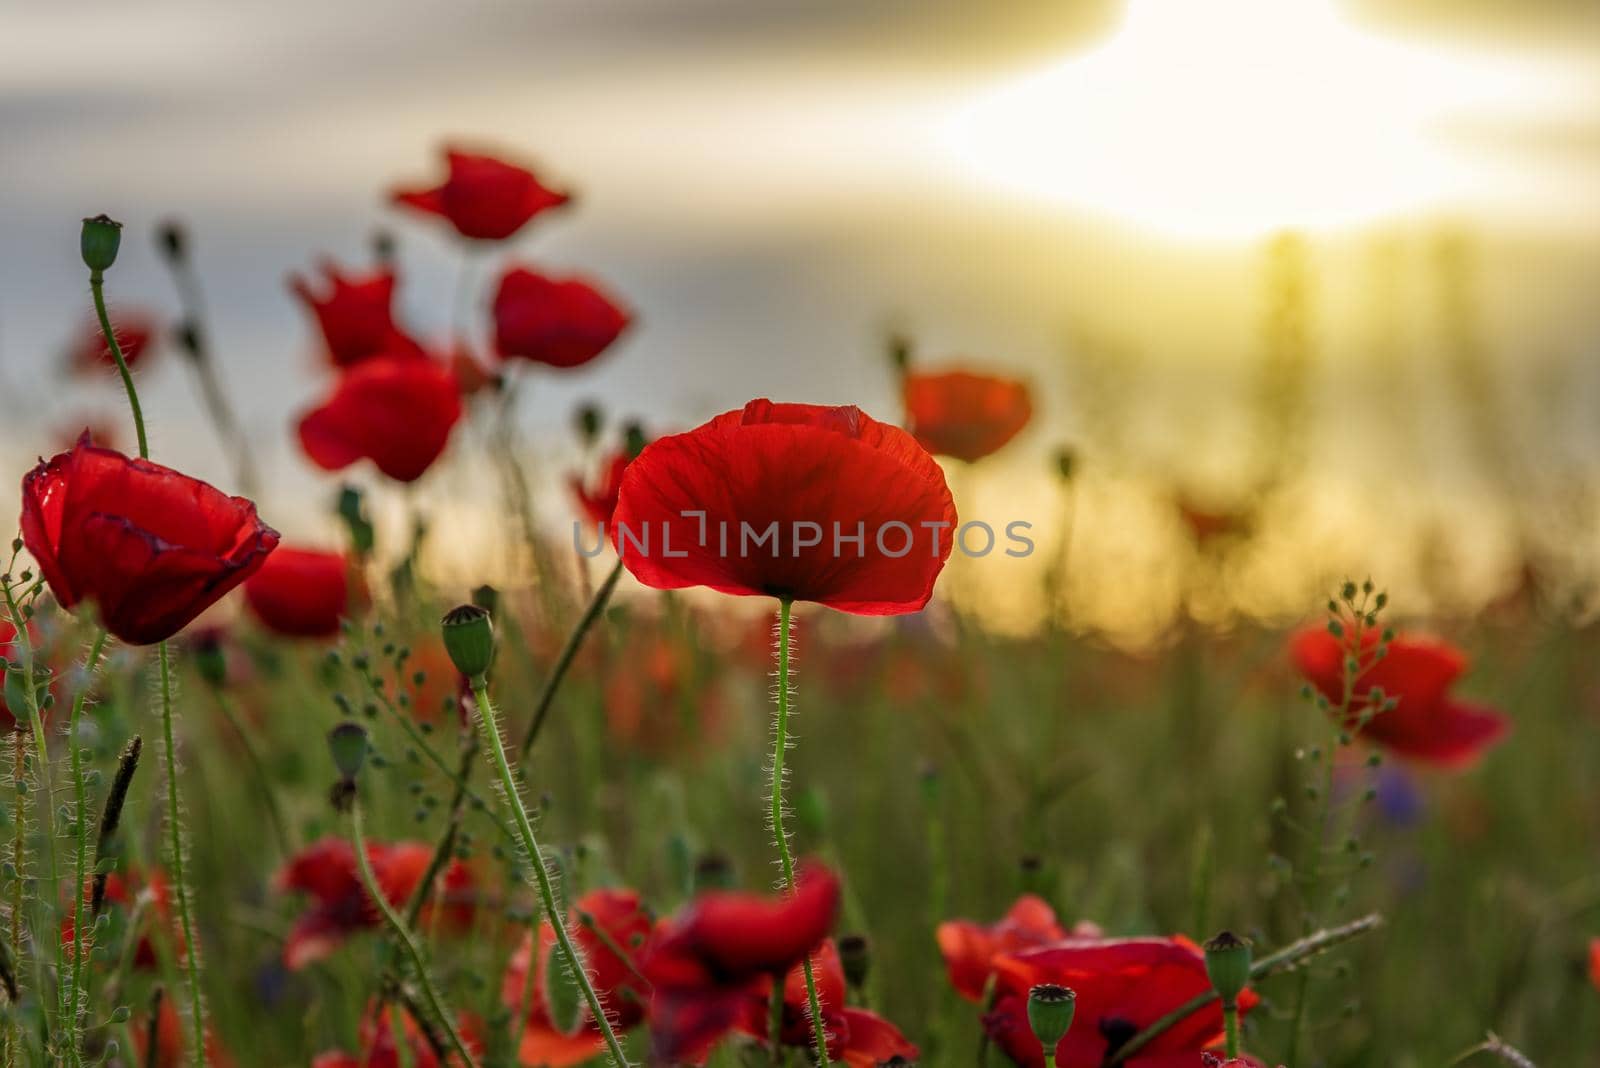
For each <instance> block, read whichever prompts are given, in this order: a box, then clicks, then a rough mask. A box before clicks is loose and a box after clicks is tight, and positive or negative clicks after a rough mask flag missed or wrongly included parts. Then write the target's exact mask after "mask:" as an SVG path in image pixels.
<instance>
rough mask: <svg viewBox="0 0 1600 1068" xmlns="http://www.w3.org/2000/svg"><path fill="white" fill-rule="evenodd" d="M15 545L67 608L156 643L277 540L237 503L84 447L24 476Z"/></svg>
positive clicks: (252, 509) (182, 478)
mask: <svg viewBox="0 0 1600 1068" xmlns="http://www.w3.org/2000/svg"><path fill="white" fill-rule="evenodd" d="M22 540H23V542H24V543H25V544H26V545H27V547H28V552H30V553H32V554H33V558H34V560H35V561H37V562H38V564H39V571H40V572H41V573H42V574H43V575H44V577H45V581H47V582H48V583H49V584H50V591H51V592H52V593H54V594H55V597H56V600H57V601H59V602H60V603H61V606H62V607H63V608H66V609H71V608H73V607H75V606H76V605H78V604H79V603H80V602H85V601H87V602H92V603H93V604H94V605H95V607H96V608H97V610H98V611H99V618H100V622H101V623H102V624H103V625H104V626H105V628H106V629H107V630H109V631H110V632H111V633H112V634H115V635H116V636H117V637H118V638H121V639H122V640H123V641H125V642H127V643H128V644H130V645H152V644H154V643H156V642H159V641H164V640H166V639H167V638H170V637H172V636H173V635H174V634H176V633H178V631H180V630H182V629H183V628H184V627H185V626H186V625H187V624H188V623H189V622H190V621H191V620H193V619H194V618H195V617H196V616H198V615H199V614H200V613H201V612H203V611H205V610H206V609H207V608H208V607H210V606H211V605H212V604H214V603H216V602H217V601H218V600H219V599H221V598H222V596H223V595H224V594H226V593H227V592H228V591H229V590H231V589H233V588H234V587H235V586H237V585H238V584H239V583H241V582H243V581H244V580H245V579H247V578H249V577H250V576H251V575H253V574H254V573H255V572H256V570H257V569H258V568H260V567H261V564H262V562H263V561H265V560H266V558H267V554H269V553H270V552H272V550H273V549H274V548H276V547H277V544H278V532H277V531H275V530H273V529H272V528H271V527H268V526H266V525H265V524H263V523H262V522H261V520H260V519H259V518H258V517H257V516H256V506H255V505H254V504H251V503H250V502H249V501H247V500H245V499H244V498H243V497H229V496H228V495H226V494H224V493H222V492H221V491H219V490H217V489H215V488H214V487H212V486H210V485H207V484H206V483H204V482H201V481H200V480H199V479H194V478H190V477H189V476H188V475H184V474H180V473H179V472H177V471H174V470H172V469H171V468H170V467H162V466H161V465H160V464H156V463H151V462H150V461H148V460H130V459H129V458H128V457H126V456H124V455H122V454H121V453H119V452H116V451H114V450H112V449H103V448H100V447H99V446H97V445H91V444H89V442H88V441H87V440H80V441H79V442H78V444H77V445H76V446H74V447H73V448H72V449H71V450H70V451H68V452H64V453H61V454H60V455H58V456H56V457H54V458H53V459H51V460H49V461H40V463H39V466H38V467H35V468H34V469H33V470H32V471H30V472H29V473H28V474H27V476H26V477H24V478H23V480H22Z"/></svg>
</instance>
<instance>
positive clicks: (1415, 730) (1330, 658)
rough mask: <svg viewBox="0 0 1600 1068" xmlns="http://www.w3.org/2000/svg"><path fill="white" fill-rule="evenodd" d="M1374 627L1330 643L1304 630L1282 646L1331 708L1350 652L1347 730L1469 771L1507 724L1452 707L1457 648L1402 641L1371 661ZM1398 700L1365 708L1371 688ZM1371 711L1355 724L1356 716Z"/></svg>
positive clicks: (1460, 705) (1479, 709) (1318, 632)
mask: <svg viewBox="0 0 1600 1068" xmlns="http://www.w3.org/2000/svg"><path fill="white" fill-rule="evenodd" d="M1378 642H1379V633H1378V631H1377V629H1376V628H1373V627H1366V628H1363V633H1362V636H1361V645H1360V647H1359V649H1357V648H1356V646H1355V644H1354V639H1353V638H1351V637H1347V638H1344V639H1339V638H1335V637H1334V636H1333V635H1332V634H1330V633H1329V632H1328V631H1327V629H1326V628H1323V627H1307V628H1306V629H1304V630H1302V631H1300V632H1299V633H1297V634H1295V635H1294V636H1293V637H1292V638H1290V640H1289V653H1290V656H1291V658H1292V659H1293V660H1294V664H1295V667H1296V668H1298V669H1299V671H1300V673H1301V674H1302V675H1304V676H1305V677H1306V678H1307V679H1308V680H1310V682H1311V684H1312V685H1313V686H1315V687H1316V688H1317V689H1318V690H1320V691H1321V692H1322V695H1323V696H1324V697H1326V698H1327V699H1328V701H1329V702H1330V703H1331V704H1332V705H1333V706H1334V708H1335V710H1337V708H1338V706H1339V704H1340V702H1341V701H1342V700H1343V697H1344V661H1345V658H1346V656H1347V655H1348V654H1350V653H1352V652H1354V653H1356V655H1357V656H1358V657H1359V658H1360V661H1361V664H1362V668H1363V670H1362V671H1361V674H1360V676H1359V677H1358V678H1357V679H1356V681H1355V686H1354V688H1353V689H1352V691H1351V693H1352V698H1351V704H1350V714H1349V717H1348V720H1347V725H1348V726H1349V727H1350V728H1351V729H1352V730H1359V733H1360V735H1361V737H1363V738H1366V739H1368V740H1369V741H1371V742H1374V743H1376V744H1378V745H1381V746H1383V747H1384V748H1385V749H1388V750H1390V751H1391V752H1393V753H1395V754H1396V755H1397V756H1401V757H1405V758H1407V759H1409V760H1414V761H1416V762H1418V763H1421V764H1430V765H1433V766H1435V767H1440V768H1463V767H1467V766H1470V765H1471V764H1472V763H1474V762H1475V761H1476V760H1477V759H1478V758H1479V757H1481V756H1482V755H1483V754H1484V753H1485V752H1486V751H1488V749H1489V748H1490V747H1492V746H1494V745H1495V744H1497V743H1499V742H1500V741H1502V740H1503V739H1504V738H1505V737H1506V736H1507V735H1508V734H1509V733H1510V732H1511V720H1510V719H1509V718H1508V717H1507V716H1505V715H1504V714H1503V713H1501V712H1499V711H1497V710H1496V709H1492V708H1486V707H1484V706H1482V705H1475V704H1469V703H1468V702H1465V701H1458V700H1456V699H1455V698H1454V697H1452V696H1451V695H1450V687H1451V685H1452V684H1453V683H1454V682H1455V680H1456V679H1457V678H1459V677H1460V676H1461V674H1462V672H1464V671H1465V670H1466V668H1467V658H1466V655H1465V654H1463V653H1462V652H1461V651H1460V650H1459V649H1457V648H1455V647H1454V646H1452V645H1449V644H1448V643H1446V642H1443V641H1440V640H1438V639H1433V638H1419V637H1407V636H1405V635H1401V636H1400V637H1398V638H1396V639H1395V640H1394V641H1393V642H1391V643H1390V644H1389V649H1388V653H1387V655H1385V656H1384V657H1383V659H1381V660H1374V659H1373V653H1374V651H1375V650H1376V648H1377V645H1378ZM1375 687H1376V688H1379V689H1381V690H1382V691H1383V693H1384V696H1385V698H1386V699H1387V698H1393V699H1397V700H1398V701H1399V704H1398V705H1396V706H1395V708H1394V709H1392V710H1391V711H1388V712H1383V711H1376V710H1372V709H1371V701H1370V700H1368V697H1369V695H1370V694H1371V692H1372V690H1373V689H1374V688H1375ZM1369 712H1370V713H1371V715H1370V718H1368V719H1367V720H1366V722H1365V723H1362V722H1361V720H1362V718H1363V717H1366V716H1367V715H1368V713H1369Z"/></svg>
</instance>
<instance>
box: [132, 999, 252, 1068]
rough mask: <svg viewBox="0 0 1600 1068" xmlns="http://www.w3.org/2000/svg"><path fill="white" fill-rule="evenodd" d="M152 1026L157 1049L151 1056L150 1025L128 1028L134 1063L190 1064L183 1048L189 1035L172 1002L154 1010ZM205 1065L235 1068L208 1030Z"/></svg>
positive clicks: (158, 1066)
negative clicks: (154, 1015)
mask: <svg viewBox="0 0 1600 1068" xmlns="http://www.w3.org/2000/svg"><path fill="white" fill-rule="evenodd" d="M155 1024H156V1027H155V1031H156V1048H155V1052H154V1055H153V1056H152V1055H150V1053H149V1045H150V1021H149V1020H140V1021H136V1022H135V1023H134V1025H133V1026H132V1027H131V1028H129V1030H130V1031H132V1033H133V1049H134V1056H135V1060H136V1061H137V1063H139V1064H143V1065H154V1066H155V1068H187V1066H188V1065H189V1064H190V1063H191V1062H190V1059H189V1055H188V1053H187V1052H186V1044H187V1043H188V1041H189V1036H190V1035H191V1034H192V1031H191V1028H190V1027H189V1025H188V1024H187V1023H185V1022H184V1020H183V1018H182V1017H180V1016H179V1015H178V1010H177V1008H176V1007H175V1006H174V1005H173V1004H172V998H170V997H165V998H162V999H161V1007H160V1008H159V1009H157V1010H156V1020H155ZM206 1064H207V1065H209V1066H210V1068H233V1065H234V1064H235V1061H234V1059H233V1058H232V1057H231V1056H229V1055H228V1051H227V1050H226V1049H224V1048H223V1046H222V1043H221V1042H220V1041H219V1040H218V1039H217V1036H216V1032H214V1031H212V1030H211V1028H210V1027H207V1028H206Z"/></svg>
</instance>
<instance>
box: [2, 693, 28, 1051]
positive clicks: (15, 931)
mask: <svg viewBox="0 0 1600 1068" xmlns="http://www.w3.org/2000/svg"><path fill="white" fill-rule="evenodd" d="M11 747H12V759H13V761H14V764H13V767H14V769H15V770H14V771H13V772H12V774H13V776H14V779H13V789H14V790H15V791H16V808H15V810H14V811H13V812H12V813H11V818H12V819H13V820H15V821H16V830H17V835H16V840H15V841H14V842H13V843H12V850H11V866H12V867H13V868H14V869H15V870H16V874H15V876H14V877H13V879H12V882H11V959H12V960H13V961H20V960H21V959H22V881H23V874H24V863H23V861H24V859H25V858H24V854H25V853H26V851H27V843H28V839H27V829H28V791H27V780H28V771H27V763H28V743H27V740H26V736H25V735H24V734H23V732H22V725H21V724H20V723H19V724H17V726H16V728H15V729H14V730H13V731H12V732H11ZM20 971H21V969H18V972H19V973H20ZM17 981H18V983H20V982H21V977H20V974H19V976H18V980H17ZM12 1008H13V1009H15V1005H14V1004H13V1006H12ZM18 1039H19V1036H18V1033H17V1014H16V1012H15V1011H12V1012H8V1013H6V1068H15V1065H16V1063H17V1042H18Z"/></svg>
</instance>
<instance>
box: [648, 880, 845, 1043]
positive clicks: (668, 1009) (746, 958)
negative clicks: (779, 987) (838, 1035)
mask: <svg viewBox="0 0 1600 1068" xmlns="http://www.w3.org/2000/svg"><path fill="white" fill-rule="evenodd" d="M838 913H839V880H838V877H837V876H835V875H834V874H833V873H832V872H831V871H829V870H828V869H827V868H826V867H825V866H823V865H822V864H819V863H816V862H814V861H808V862H804V863H802V864H801V866H800V869H799V872H798V874H797V877H796V885H795V888H794V890H793V891H792V892H790V893H786V894H784V895H783V896H781V897H777V898H771V897H764V896H760V895H756V894H745V893H737V892H734V891H711V892H708V893H703V894H701V895H699V896H698V897H697V898H695V900H694V902H693V903H692V904H691V905H690V906H689V908H688V910H687V911H686V912H685V913H684V914H683V915H681V916H679V917H678V918H676V919H675V920H673V921H671V922H669V923H667V924H666V925H664V926H663V927H662V929H661V930H659V931H658V932H657V934H656V937H655V938H654V939H653V940H652V941H651V943H650V948H649V951H648V952H647V953H646V954H645V956H644V960H643V962H642V968H643V971H644V974H645V977H646V978H647V979H648V980H649V981H650V983H651V985H652V988H653V989H652V994H651V1000H650V1024H651V1028H650V1029H651V1034H652V1037H653V1039H654V1041H655V1043H656V1047H657V1052H658V1053H659V1054H660V1055H661V1056H662V1057H663V1058H665V1059H667V1060H684V1059H692V1058H693V1056H694V1055H695V1054H697V1053H700V1052H704V1051H705V1050H707V1049H709V1047H710V1045H711V1044H712V1043H714V1042H715V1041H716V1040H717V1039H718V1038H719V1037H721V1036H722V1035H723V1034H725V1033H726V1032H727V1031H728V1030H729V1029H730V1028H732V1027H733V1026H735V1025H736V1024H737V1023H738V1022H739V1020H740V1018H741V1016H742V1014H743V1012H744V1010H745V1003H746V999H747V998H748V997H749V995H750V992H751V987H752V984H754V983H758V982H759V981H760V980H761V979H762V978H763V977H766V978H767V979H769V980H770V979H771V978H773V977H776V976H781V975H786V974H787V973H788V972H789V970H790V969H792V968H794V967H796V966H798V965H800V964H801V963H802V962H803V961H804V960H805V959H806V957H807V955H809V954H810V953H811V952H812V951H814V950H815V949H816V948H817V947H818V946H820V945H821V944H822V942H823V940H824V939H826V938H827V936H828V932H829V930H831V929H832V927H833V923H834V920H835V919H837V917H838Z"/></svg>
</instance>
